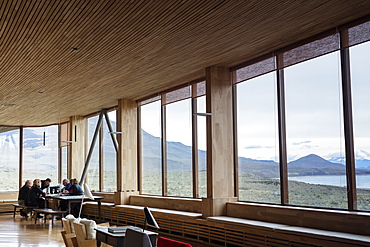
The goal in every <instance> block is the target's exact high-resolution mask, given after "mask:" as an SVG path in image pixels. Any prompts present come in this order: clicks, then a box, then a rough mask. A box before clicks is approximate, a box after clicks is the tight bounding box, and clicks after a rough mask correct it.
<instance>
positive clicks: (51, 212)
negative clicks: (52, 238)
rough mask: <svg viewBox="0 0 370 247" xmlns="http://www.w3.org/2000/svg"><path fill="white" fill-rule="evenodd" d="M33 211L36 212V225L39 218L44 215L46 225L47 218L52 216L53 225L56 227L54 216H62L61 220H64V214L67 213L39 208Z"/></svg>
mask: <svg viewBox="0 0 370 247" xmlns="http://www.w3.org/2000/svg"><path fill="white" fill-rule="evenodd" d="M33 211H35V224H36V222H37V216H38V215H39V214H40V213H41V214H44V223H46V216H47V215H49V214H50V215H51V225H54V216H56V215H60V216H61V217H60V219H62V214H64V213H66V211H57V210H53V209H50V208H37V209H34V210H33Z"/></svg>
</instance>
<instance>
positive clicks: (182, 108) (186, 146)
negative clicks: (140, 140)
mask: <svg viewBox="0 0 370 247" xmlns="http://www.w3.org/2000/svg"><path fill="white" fill-rule="evenodd" d="M191 125H192V122H191V100H190V99H186V100H182V101H178V102H176V103H172V104H169V105H166V131H167V132H166V137H167V140H166V141H167V192H168V195H169V196H182V197H192V196H193V189H192V188H193V187H192V128H191Z"/></svg>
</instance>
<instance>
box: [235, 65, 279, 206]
mask: <svg viewBox="0 0 370 247" xmlns="http://www.w3.org/2000/svg"><path fill="white" fill-rule="evenodd" d="M275 85H276V79H275V73H273V72H270V73H268V74H266V75H262V76H259V77H257V78H254V79H250V80H247V81H245V82H242V83H239V84H237V90H236V91H237V119H238V121H237V126H238V131H237V133H238V136H237V137H238V156H239V158H238V165H239V171H238V174H239V199H240V200H243V201H257V202H269V203H279V202H280V179H279V177H280V174H279V164H278V146H277V145H276V143H277V115H276V114H277V110H276V86H275Z"/></svg>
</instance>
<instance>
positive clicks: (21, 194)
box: [18, 180, 32, 205]
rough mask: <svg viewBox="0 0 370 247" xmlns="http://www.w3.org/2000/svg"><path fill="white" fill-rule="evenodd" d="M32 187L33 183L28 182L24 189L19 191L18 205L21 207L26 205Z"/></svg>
mask: <svg viewBox="0 0 370 247" xmlns="http://www.w3.org/2000/svg"><path fill="white" fill-rule="evenodd" d="M31 186H32V181H31V180H26V182H25V183H24V185H23V187H22V188H21V189H20V190H19V193H18V204H19V205H24V200H26V196H27V193H28V191H30V189H31Z"/></svg>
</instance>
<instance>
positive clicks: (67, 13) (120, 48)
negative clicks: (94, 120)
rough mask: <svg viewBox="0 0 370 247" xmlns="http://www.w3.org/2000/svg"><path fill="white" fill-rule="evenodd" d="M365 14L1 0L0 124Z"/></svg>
mask: <svg viewBox="0 0 370 247" xmlns="http://www.w3.org/2000/svg"><path fill="white" fill-rule="evenodd" d="M366 14H370V1H369V0H352V1H342V0H330V1H329V0H328V1H323V0H311V1H303V0H302V1H299V0H296V1H283V0H274V1H272V0H271V1H261V0H250V1H244V0H230V1H227V0H207V1H199V0H187V1H180V0H166V1H147V0H131V1H130V0H125V1H124V0H122V1H109V0H99V1H98V0H90V1H77V0H76V1H64V0H53V1H51V0H49V1H48V0H38V1H26V0H12V1H8V0H3V1H1V3H0V28H1V29H0V69H1V71H0V72H1V73H0V104H15V105H16V106H15V107H5V106H2V107H0V125H25V126H36V125H45V124H52V123H58V122H63V121H67V120H68V118H69V117H70V116H74V115H87V114H89V113H92V112H96V111H99V110H100V109H101V108H108V107H112V106H114V105H116V104H117V100H118V99H122V98H125V99H139V98H143V97H145V96H148V95H151V94H153V93H156V92H159V91H163V90H166V89H169V88H172V87H174V86H177V85H180V84H183V83H186V82H188V81H191V80H194V79H198V78H201V77H203V76H204V69H205V68H206V67H208V66H213V65H220V66H227V67H230V66H235V65H237V64H239V63H241V62H244V61H246V60H249V59H251V58H254V57H257V56H259V55H262V54H264V53H267V52H270V51H272V50H275V49H278V48H281V47H283V46H286V45H288V44H291V43H293V42H296V41H298V40H301V39H304V38H307V37H309V36H312V35H314V34H317V33H320V32H322V31H325V30H327V29H330V28H333V27H335V26H338V25H340V24H344V23H346V22H348V21H351V20H354V19H356V18H359V17H362V16H364V15H366ZM73 48H77V50H76V49H73Z"/></svg>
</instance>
